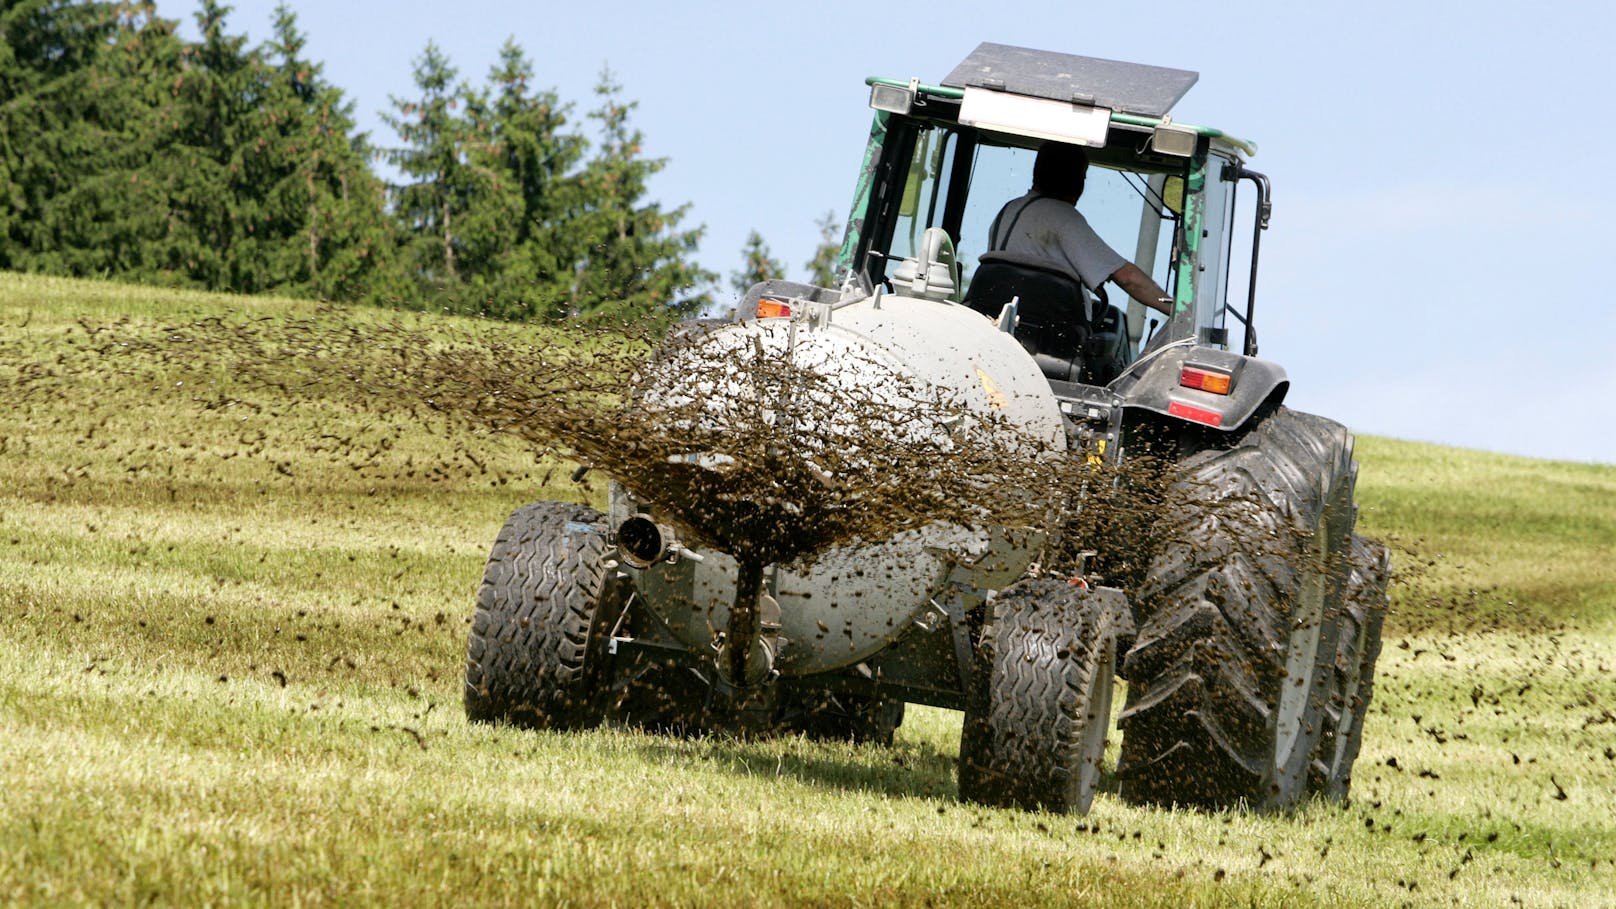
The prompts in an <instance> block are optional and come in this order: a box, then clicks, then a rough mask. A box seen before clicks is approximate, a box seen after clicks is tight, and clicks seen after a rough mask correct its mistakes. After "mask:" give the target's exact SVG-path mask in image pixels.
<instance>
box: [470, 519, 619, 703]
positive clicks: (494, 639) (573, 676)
mask: <svg viewBox="0 0 1616 909" xmlns="http://www.w3.org/2000/svg"><path fill="white" fill-rule="evenodd" d="M605 529H606V528H605V521H604V516H603V515H602V514H601V513H600V512H598V511H596V510H594V509H593V508H587V507H584V506H582V505H574V504H571V503H568V502H535V503H533V504H531V505H526V506H523V507H522V508H519V509H517V511H516V512H515V513H514V514H512V515H511V516H510V519H509V520H507V521H506V522H505V526H504V528H503V529H502V530H500V532H499V537H498V538H497V539H496V540H495V541H494V548H493V551H492V552H491V553H490V554H489V556H488V565H487V568H486V569H485V570H484V573H483V582H482V587H481V588H480V589H479V590H478V592H477V612H476V614H475V615H474V616H473V618H472V623H471V637H470V639H469V641H468V642H467V646H466V689H465V702H466V716H467V717H468V718H469V719H470V720H471V721H472V722H477V723H510V724H512V725H516V726H525V727H531V728H536V729H580V728H587V727H590V726H594V725H598V724H599V723H600V722H601V720H602V719H603V718H604V710H603V709H602V706H601V704H600V703H599V700H600V699H599V698H598V697H597V694H598V692H599V691H600V689H601V687H602V686H601V685H599V684H597V682H598V680H599V679H600V678H601V676H602V673H601V671H600V670H601V664H602V662H603V661H604V658H605V654H604V652H603V648H602V647H601V643H602V641H603V640H604V637H605V630H604V629H602V628H600V627H599V626H600V620H601V600H602V591H603V588H604V586H605V564H604V561H605V560H604V552H605V548H606V538H605Z"/></svg>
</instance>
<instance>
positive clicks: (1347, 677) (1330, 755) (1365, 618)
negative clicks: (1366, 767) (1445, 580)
mask: <svg viewBox="0 0 1616 909" xmlns="http://www.w3.org/2000/svg"><path fill="white" fill-rule="evenodd" d="M1390 574H1391V561H1390V558H1389V556H1388V553H1387V551H1386V547H1385V546H1383V545H1381V544H1380V543H1377V542H1375V541H1374V540H1366V539H1364V538H1363V537H1360V536H1358V535H1357V534H1353V536H1352V550H1351V554H1350V556H1349V557H1348V575H1347V588H1346V598H1345V602H1346V605H1345V608H1344V609H1343V610H1342V612H1341V634H1340V636H1339V638H1338V641H1339V642H1338V643H1337V644H1336V648H1335V662H1334V664H1333V665H1332V666H1331V667H1330V696H1329V699H1328V700H1326V702H1325V706H1324V713H1325V721H1324V734H1323V735H1321V736H1320V737H1319V744H1318V747H1317V748H1315V749H1314V751H1313V762H1312V764H1311V765H1310V766H1309V767H1308V780H1307V781H1308V791H1309V792H1314V793H1317V794H1319V795H1321V796H1323V797H1325V798H1327V799H1330V800H1331V801H1337V802H1340V801H1345V800H1346V798H1347V790H1348V788H1349V787H1350V786H1351V784H1352V765H1353V762H1354V761H1356V760H1357V759H1358V749H1359V747H1360V746H1361V745H1362V744H1363V723H1364V717H1365V715H1366V714H1368V712H1369V697H1370V695H1371V693H1372V692H1373V689H1374V681H1375V660H1376V659H1377V658H1378V657H1379V656H1380V630H1381V625H1382V624H1383V623H1384V622H1385V620H1386V606H1387V603H1388V600H1387V598H1386V583H1387V581H1388V579H1389V577H1390Z"/></svg>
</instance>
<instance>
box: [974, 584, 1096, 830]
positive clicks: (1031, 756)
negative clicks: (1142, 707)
mask: <svg viewBox="0 0 1616 909" xmlns="http://www.w3.org/2000/svg"><path fill="white" fill-rule="evenodd" d="M991 608H992V612H991V618H990V619H989V621H988V623H987V624H986V626H985V627H984V628H983V629H982V636H981V638H980V640H979V641H978V642H977V648H976V660H975V664H974V666H973V667H972V671H971V678H970V683H969V685H968V687H967V689H966V699H965V723H964V726H963V728H962V730H961V732H960V757H959V792H960V798H961V799H964V800H965V801H968V802H976V803H979V804H983V805H992V806H996V807H1013V808H1028V809H1037V808H1043V809H1046V810H1049V811H1054V812H1061V813H1067V812H1070V813H1077V814H1081V813H1083V812H1086V811H1088V809H1089V804H1090V803H1091V802H1092V801H1093V799H1094V789H1095V785H1096V783H1097V782H1098V780H1099V777H1100V763H1101V761H1102V760H1103V759H1104V757H1105V737H1106V727H1107V726H1108V725H1109V723H1110V721H1111V685H1112V680H1113V677H1114V675H1115V667H1116V640H1117V632H1118V630H1119V628H1120V626H1121V624H1122V619H1121V614H1120V613H1121V611H1122V610H1125V609H1126V608H1127V607H1126V601H1125V600H1123V599H1122V597H1121V595H1120V594H1116V593H1115V592H1110V593H1109V594H1108V593H1106V592H1101V591H1094V590H1088V589H1086V588H1082V587H1075V586H1072V585H1071V584H1069V583H1067V582H1065V581H1059V580H1051V579H1039V580H1030V581H1022V582H1020V583H1018V584H1016V585H1014V586H1012V587H1009V588H1007V589H1005V590H1004V591H1003V592H1001V593H1000V594H999V595H998V597H996V598H995V599H994V601H993V604H992V607H991Z"/></svg>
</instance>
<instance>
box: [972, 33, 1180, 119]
mask: <svg viewBox="0 0 1616 909" xmlns="http://www.w3.org/2000/svg"><path fill="white" fill-rule="evenodd" d="M1199 78H1200V74H1199V73H1192V72H1190V71H1189V70H1182V69H1168V68H1167V67H1164V66H1146V65H1144V64H1142V63H1123V62H1121V61H1119V60H1101V59H1099V58H1098V57H1079V56H1077V55H1076V54H1057V53H1053V52H1051V51H1041V50H1032V49H1031V48H1025V47H1012V46H1010V45H1008V44H993V43H990V42H986V41H984V42H983V43H981V44H979V45H977V47H976V50H974V51H971V55H970V56H969V57H966V58H965V59H964V60H963V61H961V62H960V65H959V66H956V67H954V71H953V72H951V73H949V74H948V77H947V78H945V79H943V85H945V86H949V87H951V88H973V87H982V88H994V89H1002V90H1004V91H1007V92H1012V93H1014V94H1017V95H1028V96H1031V97H1034V98H1049V99H1052V100H1055V101H1078V102H1080V103H1084V104H1093V105H1094V106H1096V107H1103V108H1106V109H1108V110H1114V111H1121V112H1123V113H1129V114H1138V115H1140V116H1143V117H1161V116H1163V115H1165V114H1166V113H1167V112H1168V111H1169V110H1172V108H1173V105H1174V104H1177V103H1178V99H1180V98H1182V97H1184V93H1185V92H1187V91H1189V90H1190V86H1192V85H1194V84H1195V80H1196V79H1199Z"/></svg>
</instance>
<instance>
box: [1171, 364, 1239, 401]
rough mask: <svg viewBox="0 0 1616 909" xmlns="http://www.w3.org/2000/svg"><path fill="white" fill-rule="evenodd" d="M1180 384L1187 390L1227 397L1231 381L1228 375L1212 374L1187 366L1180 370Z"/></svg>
mask: <svg viewBox="0 0 1616 909" xmlns="http://www.w3.org/2000/svg"><path fill="white" fill-rule="evenodd" d="M1178 384H1180V385H1182V386H1184V387H1185V388H1198V389H1200V390H1201V391H1210V392H1211V393H1213V394H1215V395H1226V394H1228V393H1229V385H1230V379H1229V375H1228V373H1222V372H1211V371H1209V370H1205V369H1196V368H1195V367H1193V366H1186V367H1184V368H1183V369H1181V370H1179V373H1178Z"/></svg>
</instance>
